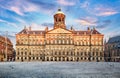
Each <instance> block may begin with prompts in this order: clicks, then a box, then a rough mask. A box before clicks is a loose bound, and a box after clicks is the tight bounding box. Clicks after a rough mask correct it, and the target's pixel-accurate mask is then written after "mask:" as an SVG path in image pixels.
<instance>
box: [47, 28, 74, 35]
mask: <svg viewBox="0 0 120 78" xmlns="http://www.w3.org/2000/svg"><path fill="white" fill-rule="evenodd" d="M48 33H68V34H69V33H72V32H71V31H69V30H66V29H63V28H56V29H52V30H50V31H48Z"/></svg>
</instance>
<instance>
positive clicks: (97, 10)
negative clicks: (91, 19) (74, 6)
mask: <svg viewBox="0 0 120 78" xmlns="http://www.w3.org/2000/svg"><path fill="white" fill-rule="evenodd" d="M87 10H88V12H89V13H91V14H94V15H96V16H110V15H114V14H117V13H119V12H118V11H117V10H115V9H114V8H113V7H108V6H104V5H96V6H95V7H94V8H89V9H87Z"/></svg>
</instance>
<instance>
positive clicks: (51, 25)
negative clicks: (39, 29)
mask: <svg viewBox="0 0 120 78" xmlns="http://www.w3.org/2000/svg"><path fill="white" fill-rule="evenodd" d="M41 25H42V26H48V27H53V26H54V24H53V23H43V24H41Z"/></svg>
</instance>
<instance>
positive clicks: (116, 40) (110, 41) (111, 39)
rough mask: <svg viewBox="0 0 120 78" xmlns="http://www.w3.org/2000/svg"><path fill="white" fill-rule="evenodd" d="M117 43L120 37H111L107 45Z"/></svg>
mask: <svg viewBox="0 0 120 78" xmlns="http://www.w3.org/2000/svg"><path fill="white" fill-rule="evenodd" d="M116 42H117V43H118V42H120V36H115V37H112V38H110V39H109V40H108V43H116Z"/></svg>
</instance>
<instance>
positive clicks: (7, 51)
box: [0, 36, 14, 61]
mask: <svg viewBox="0 0 120 78" xmlns="http://www.w3.org/2000/svg"><path fill="white" fill-rule="evenodd" d="M13 52H14V49H13V44H12V43H11V41H10V39H8V38H6V37H3V36H0V61H13V59H14V57H13ZM6 57H7V58H6Z"/></svg>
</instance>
